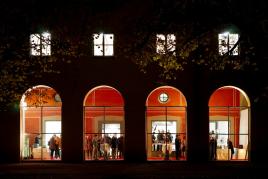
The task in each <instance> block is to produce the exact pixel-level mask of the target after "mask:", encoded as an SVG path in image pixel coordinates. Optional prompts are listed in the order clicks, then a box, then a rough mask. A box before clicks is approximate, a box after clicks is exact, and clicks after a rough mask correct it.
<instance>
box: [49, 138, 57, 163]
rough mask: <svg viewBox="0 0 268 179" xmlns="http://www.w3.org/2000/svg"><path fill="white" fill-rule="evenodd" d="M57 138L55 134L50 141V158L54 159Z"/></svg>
mask: <svg viewBox="0 0 268 179" xmlns="http://www.w3.org/2000/svg"><path fill="white" fill-rule="evenodd" d="M55 140H56V135H55V134H54V135H53V136H52V137H51V138H50V139H49V141H48V146H49V149H50V159H51V160H53V157H54V152H55V149H56V145H55Z"/></svg>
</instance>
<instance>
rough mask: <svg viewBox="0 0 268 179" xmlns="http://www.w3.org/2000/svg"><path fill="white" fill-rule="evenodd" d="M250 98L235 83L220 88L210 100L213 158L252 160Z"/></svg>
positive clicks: (210, 150)
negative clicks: (250, 156) (250, 149)
mask: <svg viewBox="0 0 268 179" xmlns="http://www.w3.org/2000/svg"><path fill="white" fill-rule="evenodd" d="M249 124H250V101H249V98H248V97H247V95H246V94H245V92H244V91H242V90H241V89H239V88H237V87H234V86H224V87H221V88H219V89H217V90H216V91H215V92H214V93H213V94H212V95H211V97H210V100H209V154H210V155H209V157H210V158H209V159H210V160H232V161H234V160H244V161H245V160H246V161H247V160H248V151H249V142H250V135H249V134H250V133H249Z"/></svg>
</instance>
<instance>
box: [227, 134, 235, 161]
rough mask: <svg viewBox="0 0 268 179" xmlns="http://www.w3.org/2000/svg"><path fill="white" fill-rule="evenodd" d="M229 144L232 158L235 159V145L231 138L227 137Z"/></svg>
mask: <svg viewBox="0 0 268 179" xmlns="http://www.w3.org/2000/svg"><path fill="white" fill-rule="evenodd" d="M227 145H228V149H230V150H231V160H232V159H233V155H234V146H233V143H232V141H231V140H229V139H227Z"/></svg>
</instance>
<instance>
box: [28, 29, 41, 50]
mask: <svg viewBox="0 0 268 179" xmlns="http://www.w3.org/2000/svg"><path fill="white" fill-rule="evenodd" d="M40 38H41V37H40V35H39V34H31V35H30V43H31V55H40V51H41V49H40V41H41V40H40Z"/></svg>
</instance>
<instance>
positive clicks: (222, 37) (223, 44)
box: [218, 32, 239, 56]
mask: <svg viewBox="0 0 268 179" xmlns="http://www.w3.org/2000/svg"><path fill="white" fill-rule="evenodd" d="M238 39H239V34H237V33H229V32H225V33H220V34H218V43H219V46H218V48H219V55H221V56H222V55H225V54H226V53H228V55H230V56H238V55H239V44H238V45H237V46H236V47H235V49H234V50H233V51H231V52H230V50H231V49H232V48H233V47H234V45H235V44H236V43H237V42H238Z"/></svg>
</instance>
